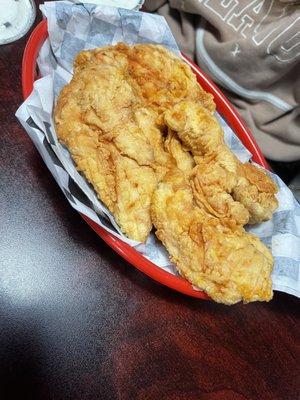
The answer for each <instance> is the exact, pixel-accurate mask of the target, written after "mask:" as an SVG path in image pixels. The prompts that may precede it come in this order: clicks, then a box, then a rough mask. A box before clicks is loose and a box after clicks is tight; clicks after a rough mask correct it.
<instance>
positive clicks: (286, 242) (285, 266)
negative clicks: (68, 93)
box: [16, 1, 300, 297]
mask: <svg viewBox="0 0 300 400" xmlns="http://www.w3.org/2000/svg"><path fill="white" fill-rule="evenodd" d="M41 10H42V12H43V14H44V16H45V17H46V18H47V19H48V32H49V39H47V40H46V42H45V43H44V45H43V46H42V48H41V50H40V53H39V57H38V66H39V70H40V73H41V75H42V78H41V79H39V80H37V81H36V82H35V84H34V89H33V92H32V93H31V95H30V96H29V97H28V98H27V99H26V100H25V101H24V103H23V104H22V105H21V106H20V108H19V109H18V111H17V113H16V116H17V118H18V119H19V121H20V122H21V124H22V125H23V127H24V129H25V130H26V132H27V133H28V135H29V136H30V138H31V139H32V141H33V143H34V144H35V146H36V148H37V149H38V151H39V153H40V154H41V156H42V158H43V160H44V162H45V163H46V165H47V167H48V168H49V170H50V172H51V173H52V175H53V176H54V178H55V180H56V182H57V183H58V185H59V187H60V188H61V190H62V191H63V193H64V195H65V197H66V198H67V200H68V201H69V203H70V205H71V206H72V207H73V208H74V209H76V210H77V211H79V212H80V213H82V214H84V215H86V216H88V217H89V218H90V219H92V220H93V221H94V222H95V223H97V224H98V225H100V226H101V227H103V228H104V229H106V230H107V231H109V232H110V233H112V234H113V235H116V236H117V237H118V238H120V239H121V240H122V241H124V242H126V243H128V244H129V245H131V246H133V247H134V248H135V249H136V250H137V251H138V252H140V253H142V254H143V255H144V256H145V257H146V258H147V259H149V260H151V261H152V262H153V263H154V264H156V265H157V266H159V267H161V268H162V269H164V270H166V271H168V272H171V273H172V274H177V272H176V269H175V267H174V266H173V265H172V264H170V261H169V258H168V254H167V252H166V250H165V248H164V247H163V246H162V244H161V243H160V242H159V241H158V240H157V239H156V237H155V235H154V234H152V233H151V234H150V235H149V238H148V240H147V242H146V243H145V244H143V243H138V242H135V241H133V240H130V239H128V238H127V237H126V236H124V235H123V234H122V232H121V231H120V229H119V227H118V225H117V224H116V222H115V220H114V217H113V216H112V215H111V214H110V213H109V211H108V210H107V208H106V207H105V206H104V205H103V204H102V203H101V201H99V199H98V198H97V195H96V193H95V191H94V190H93V188H92V186H91V185H90V184H89V183H88V182H87V181H86V179H85V178H84V177H83V176H82V175H80V173H79V172H78V171H77V170H76V168H75V164H74V162H73V160H72V158H71V156H70V153H69V152H68V150H67V149H66V148H65V147H64V146H63V145H61V144H60V143H59V141H58V140H57V136H56V133H55V129H54V122H53V107H54V104H55V101H56V98H57V96H58V94H59V92H60V90H61V89H62V87H63V86H64V85H65V84H66V83H68V82H69V81H70V80H71V78H72V65H73V61H74V58H75V56H76V55H77V53H78V52H79V51H81V50H83V49H92V48H95V47H99V46H104V45H109V44H115V43H118V42H126V43H129V44H134V43H157V44H162V45H164V46H165V47H167V48H168V49H169V50H171V51H173V52H174V53H176V54H178V55H180V52H179V49H178V47H177V44H176V42H175V39H174V37H173V35H172V33H171V31H170V29H169V27H168V25H167V23H166V21H165V19H164V18H163V17H161V16H158V15H153V14H147V13H142V12H138V11H132V10H127V9H121V8H114V7H109V6H104V5H102V6H96V5H93V4H83V3H80V4H74V3H71V2H68V1H59V2H49V3H45V4H44V5H42V6H41ZM216 116H217V118H218V119H219V121H220V123H221V125H222V127H223V130H224V135H225V141H226V144H227V145H228V146H229V147H230V149H231V150H232V151H233V152H234V153H235V154H236V155H237V157H238V158H239V159H240V160H241V161H242V162H245V161H248V160H249V159H250V158H251V154H250V153H249V151H248V150H247V149H246V148H245V147H244V146H243V144H242V143H241V142H240V140H239V139H238V138H237V137H236V136H235V134H234V133H233V131H232V130H231V128H230V127H229V126H228V125H227V124H226V122H225V121H224V120H223V119H222V118H221V116H220V115H218V114H217V115H216ZM268 174H269V175H271V176H272V178H273V179H274V180H275V182H276V183H277V185H278V188H279V192H278V195H277V198H278V200H279V207H278V209H277V211H276V212H275V213H274V215H273V218H272V219H271V220H270V221H267V222H264V223H261V224H258V225H257V226H252V227H247V230H248V231H249V232H252V233H254V234H256V235H257V236H258V237H259V238H260V239H261V240H262V241H263V242H264V243H265V244H266V246H268V248H269V249H270V250H271V252H272V254H273V256H274V260H275V264H274V270H273V275H272V278H273V289H275V290H280V291H283V292H286V293H289V294H293V295H295V296H298V297H300V272H299V270H300V205H299V204H298V203H297V201H296V200H295V198H294V197H293V195H292V192H291V191H290V190H289V189H288V187H287V186H286V185H285V184H284V183H283V182H282V180H281V179H280V178H279V177H278V176H276V175H274V174H272V173H270V172H268Z"/></svg>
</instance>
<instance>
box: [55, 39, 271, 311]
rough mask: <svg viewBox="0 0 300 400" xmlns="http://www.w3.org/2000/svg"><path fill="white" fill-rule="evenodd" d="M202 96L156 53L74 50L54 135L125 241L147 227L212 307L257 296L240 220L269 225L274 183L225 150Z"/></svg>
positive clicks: (266, 276)
mask: <svg viewBox="0 0 300 400" xmlns="http://www.w3.org/2000/svg"><path fill="white" fill-rule="evenodd" d="M214 110H215V104H214V102H213V97H212V95H211V94H208V93H206V92H205V91H204V90H203V89H202V88H201V86H200V85H199V84H198V83H197V81H196V77H195V75H194V74H193V72H192V71H191V69H190V68H189V67H188V66H187V65H186V64H185V63H184V62H183V61H182V60H180V59H179V58H177V57H176V56H175V55H173V54H172V53H170V52H169V51H167V50H166V49H165V48H164V47H162V46H157V45H143V44H141V45H135V46H131V47H130V46H127V45H125V44H118V45H116V46H107V47H103V48H100V49H95V50H89V51H83V52H81V53H79V54H78V56H77V58H76V60H75V64H74V77H73V79H72V81H71V82H70V83H69V84H68V85H67V86H66V87H65V88H64V89H63V90H62V92H61V94H60V96H59V99H58V102H57V106H56V109H55V124H56V130H57V135H58V137H59V139H60V140H61V141H62V142H63V143H64V144H65V145H66V146H67V147H68V149H69V150H70V152H71V154H72V157H73V159H74V160H75V162H76V165H77V168H78V170H79V171H80V172H82V173H83V174H84V176H85V177H86V178H87V180H88V181H89V182H90V183H91V184H92V185H93V187H94V189H95V191H96V193H97V195H98V197H99V198H100V199H101V200H102V201H103V203H104V204H105V205H106V206H107V207H108V209H109V210H110V211H111V212H112V213H113V214H114V216H115V219H116V222H117V223H118V224H119V226H120V228H121V230H122V231H123V232H124V233H125V234H126V235H127V236H128V237H129V238H132V239H135V240H138V241H145V240H146V238H147V237H148V234H149V232H150V231H151V229H152V224H154V226H155V228H156V235H157V237H158V238H159V239H160V240H161V241H162V242H163V244H164V245H165V246H166V248H167V250H168V252H169V254H170V259H171V260H172V261H173V262H174V263H175V265H176V266H177V268H178V270H179V272H180V273H181V274H182V275H183V276H184V277H186V278H187V279H188V280H189V281H190V282H191V283H193V284H194V285H197V286H198V287H200V288H201V289H203V290H205V291H206V292H207V293H208V294H209V295H210V296H211V297H212V298H213V299H214V300H216V301H219V302H223V303H226V304H233V303H235V302H237V301H239V300H243V301H245V302H248V301H254V300H269V299H270V298H271V297H272V289H271V284H272V282H271V279H270V274H271V270H272V265H273V260H272V256H271V254H270V252H269V251H268V249H267V248H266V247H265V246H264V245H263V244H262V243H261V242H260V241H259V240H258V239H257V238H256V237H254V236H253V235H250V234H248V233H246V232H245V231H244V229H243V225H244V224H246V223H247V222H248V221H249V222H252V223H253V222H257V221H261V220H264V219H266V218H270V217H271V215H272V212H273V211H274V209H275V207H276V204H277V203H276V199H275V197H274V195H275V193H276V186H275V185H274V184H273V182H272V181H271V180H270V179H269V178H268V177H267V175H265V174H264V173H263V172H262V171H261V170H259V169H257V168H256V167H254V166H252V165H250V164H245V165H243V164H241V163H240V162H239V161H238V160H237V158H236V157H235V156H234V155H233V154H232V153H231V151H230V150H229V149H228V148H227V147H226V146H225V144H224V138H223V132H222V129H221V127H220V125H219V123H218V121H217V120H216V119H215V117H214V116H213V112H214Z"/></svg>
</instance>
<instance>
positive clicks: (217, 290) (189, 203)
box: [151, 169, 273, 304]
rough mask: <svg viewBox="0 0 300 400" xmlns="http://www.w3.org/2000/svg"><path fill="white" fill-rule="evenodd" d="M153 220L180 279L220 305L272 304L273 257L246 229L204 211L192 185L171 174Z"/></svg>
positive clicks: (157, 195) (160, 186)
mask: <svg viewBox="0 0 300 400" xmlns="http://www.w3.org/2000/svg"><path fill="white" fill-rule="evenodd" d="M151 216H152V220H153V223H154V225H155V227H156V229H157V231H156V235H157V237H158V238H159V239H160V240H161V241H162V242H163V244H164V245H165V247H166V248H167V250H168V252H169V254H170V259H171V261H172V262H173V263H174V264H175V265H176V266H177V268H178V270H179V272H180V274H181V275H182V276H183V277H185V278H186V279H188V280H189V281H190V282H192V283H193V284H194V285H196V286H197V287H199V288H201V289H202V290H204V291H205V292H206V293H208V294H209V296H211V298H212V299H213V300H215V301H217V302H221V303H225V304H234V303H236V302H238V301H240V300H243V301H244V302H250V301H257V300H258V301H268V300H270V299H271V298H272V281H271V278H270V274H271V271H272V267H273V258H272V255H271V254H270V252H269V250H268V249H267V248H266V247H265V245H264V244H263V243H261V242H260V240H259V239H258V238H257V237H255V236H254V235H251V234H249V233H246V232H245V231H244V229H242V228H240V229H239V230H235V231H232V230H231V229H230V228H228V227H226V226H224V225H223V224H221V223H220V221H219V219H218V218H215V217H213V216H212V215H210V214H208V213H207V212H206V211H204V210H203V209H201V208H199V207H198V206H197V205H196V203H195V201H194V196H193V190H192V188H191V185H190V182H189V181H188V180H187V179H186V177H185V176H184V174H182V172H181V171H180V170H176V169H173V170H171V171H170V172H169V173H168V174H167V175H166V176H165V178H164V180H163V181H162V182H161V183H159V184H158V189H157V190H156V191H155V192H154V195H153V200H152V205H151Z"/></svg>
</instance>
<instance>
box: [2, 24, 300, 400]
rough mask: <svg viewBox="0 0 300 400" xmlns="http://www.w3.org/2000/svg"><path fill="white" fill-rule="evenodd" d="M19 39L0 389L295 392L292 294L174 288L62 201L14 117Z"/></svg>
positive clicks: (93, 394) (7, 138)
mask: <svg viewBox="0 0 300 400" xmlns="http://www.w3.org/2000/svg"><path fill="white" fill-rule="evenodd" d="M39 19H40V17H38V18H37V20H36V23H37V21H38V20H39ZM27 38H28V35H27V36H26V37H25V38H24V39H22V40H19V41H17V42H16V43H13V44H11V45H5V46H1V47H0V79H1V82H0V83H1V84H0V91H1V107H0V121H1V135H0V171H1V180H0V185H1V189H0V213H1V214H0V215H1V220H0V221H1V222H0V318H1V319H0V391H1V392H0V399H3V400H8V399H13V398H18V399H21V400H24V399H30V400H35V399H42V400H47V399H54V400H59V399H62V400H66V399H72V400H75V399H80V400H87V399H89V400H90V399H101V400H114V399H122V400H133V399H138V400H142V399H143V400H144V399H145V400H146V399H147V400H196V399H197V400H199V399H201V400H202V399H203V400H219V399H221V400H224V399H228V400H242V399H243V400H245V399H270V400H275V399H284V400H288V399H290V400H296V399H299V398H300V393H299V390H300V381H299V377H300V370H299V360H300V352H299V301H298V300H297V299H296V298H295V297H291V296H288V295H285V294H281V293H279V292H277V293H275V297H274V300H273V301H272V302H271V303H269V304H249V305H242V304H238V305H235V306H232V307H226V306H222V305H218V304H215V303H212V302H210V301H199V300H196V299H192V298H188V297H186V296H184V295H181V294H178V293H175V292H174V291H172V290H169V289H168V288H165V287H163V286H160V285H158V284H156V283H155V282H154V281H152V280H151V279H150V278H147V277H146V276H144V275H143V274H141V273H140V272H138V271H137V270H135V269H134V268H133V267H132V266H130V265H129V264H127V263H126V262H125V261H124V260H123V259H122V258H120V257H119V256H118V255H116V254H114V252H113V251H112V250H111V249H110V248H109V247H108V246H107V245H106V244H105V243H104V242H103V241H102V240H101V239H100V238H98V237H97V236H96V234H95V233H94V232H93V231H92V230H91V229H90V228H89V227H88V226H87V225H86V224H85V223H84V222H83V220H82V219H81V217H80V216H79V215H78V214H77V213H76V212H75V211H73V210H72V209H71V207H70V206H69V205H68V203H67V201H66V200H65V198H64V196H63V195H62V193H61V192H60V190H59V188H58V186H57V185H56V183H55V181H54V179H53V178H52V176H51V175H50V173H49V172H48V170H47V169H46V167H45V165H44V164H43V162H42V159H41V158H40V156H39V154H38V152H37V151H36V150H35V148H34V146H33V144H32V143H31V141H30V139H29V138H28V136H27V135H26V133H25V132H24V130H23V129H22V127H21V126H20V125H19V123H18V122H17V120H16V118H15V116H14V113H15V111H16V109H17V107H18V106H19V105H20V103H21V102H22V95H21V83H20V74H21V59H22V53H23V49H24V45H25V42H26V39H27ZM17 396H18V397H17Z"/></svg>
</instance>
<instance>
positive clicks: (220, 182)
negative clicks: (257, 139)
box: [164, 100, 278, 226]
mask: <svg viewBox="0 0 300 400" xmlns="http://www.w3.org/2000/svg"><path fill="white" fill-rule="evenodd" d="M164 119H165V122H166V124H167V126H168V127H169V128H170V129H172V130H173V131H174V132H176V133H177V135H178V137H179V138H180V140H181V141H182V143H183V144H184V145H185V146H186V147H187V148H188V149H189V150H190V151H191V152H192V154H193V155H194V156H195V157H194V158H195V161H196V164H197V167H196V168H195V170H194V174H193V180H194V182H193V189H194V196H195V198H196V200H197V204H198V205H200V206H202V207H204V208H205V209H206V210H207V211H208V212H210V213H211V214H212V215H214V216H216V217H218V218H220V219H222V221H223V222H224V223H227V224H229V225H230V226H234V225H240V226H243V225H245V224H247V223H249V224H255V223H258V222H262V221H266V220H268V219H270V218H271V216H272V214H273V212H274V210H275V209H276V208H277V206H278V202H277V200H276V198H275V194H276V192H277V187H276V185H275V184H274V182H273V181H272V180H271V178H269V177H268V176H267V174H265V173H264V172H263V171H262V170H261V169H259V168H258V167H256V166H254V165H253V164H250V163H246V164H242V163H241V162H240V161H239V160H238V158H237V157H236V156H235V155H234V154H233V153H232V152H231V151H230V150H229V149H228V147H227V146H226V145H225V143H224V138H223V132H222V129H221V126H220V124H219V123H218V121H217V120H216V118H215V117H214V116H213V115H212V113H211V112H210V111H209V110H207V109H205V108H204V107H202V106H201V105H200V104H199V103H196V102H191V101H189V100H185V101H182V102H180V103H178V104H176V105H175V106H174V107H173V108H172V109H170V110H168V111H166V112H165V114H164Z"/></svg>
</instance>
